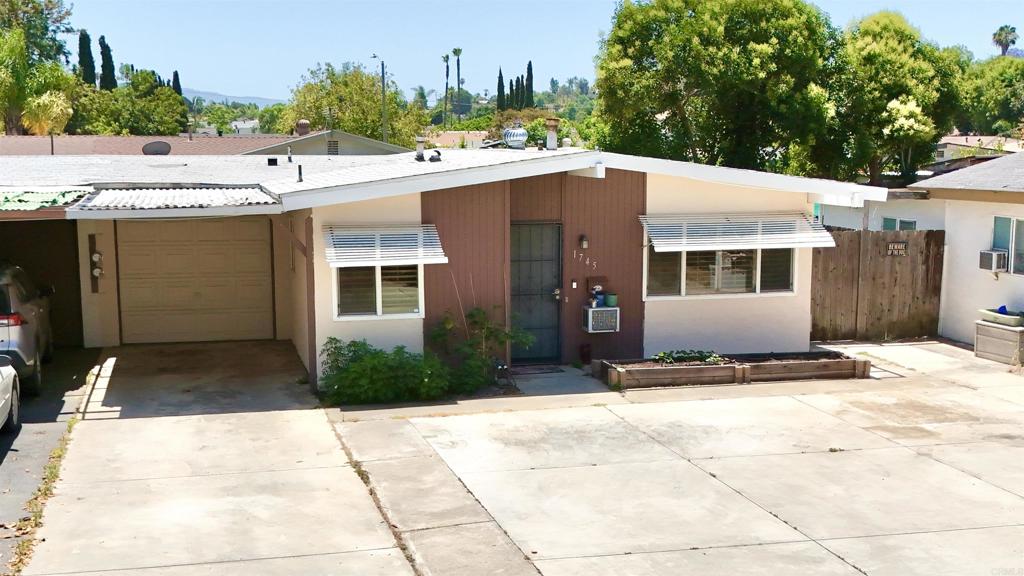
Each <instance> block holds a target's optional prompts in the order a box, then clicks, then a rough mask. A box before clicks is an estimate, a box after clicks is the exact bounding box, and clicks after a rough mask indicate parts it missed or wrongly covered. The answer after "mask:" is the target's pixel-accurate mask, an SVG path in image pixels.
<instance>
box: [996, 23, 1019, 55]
mask: <svg viewBox="0 0 1024 576" xmlns="http://www.w3.org/2000/svg"><path fill="white" fill-rule="evenodd" d="M1017 38H1018V36H1017V28H1015V27H1013V26H1010V25H1008V24H1003V25H1002V26H1000V27H999V28H998V29H997V30H996V31H995V32H993V33H992V43H993V44H995V45H996V46H999V50H1000V51H1001V53H1002V54H1001V56H1006V52H1007V51H1008V50H1009V49H1010V46H1013V45H1014V44H1016V43H1017Z"/></svg>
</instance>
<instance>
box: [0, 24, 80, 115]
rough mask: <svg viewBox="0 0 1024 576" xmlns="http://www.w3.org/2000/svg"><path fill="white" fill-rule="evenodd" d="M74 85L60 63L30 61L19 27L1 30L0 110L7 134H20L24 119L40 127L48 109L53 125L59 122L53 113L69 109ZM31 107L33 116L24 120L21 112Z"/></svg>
mask: <svg viewBox="0 0 1024 576" xmlns="http://www.w3.org/2000/svg"><path fill="white" fill-rule="evenodd" d="M75 85H76V80H75V77H74V76H72V75H71V74H69V73H68V72H67V71H66V70H64V68H63V66H61V65H60V63H58V62H55V61H35V62H33V61H32V60H31V58H30V57H29V51H28V43H27V40H26V37H25V32H24V31H23V30H22V29H21V28H12V29H10V30H6V31H4V30H0V111H2V114H3V121H4V131H5V132H6V133H7V134H23V133H24V130H25V127H26V126H25V122H26V120H29V121H31V122H32V123H33V124H34V125H35V126H36V127H39V126H42V122H43V119H44V116H45V113H46V112H47V110H50V111H54V114H53V115H52V118H53V121H52V124H54V125H56V124H58V123H59V119H60V115H59V114H57V113H56V112H57V111H62V110H64V109H65V108H70V106H71V105H70V97H69V94H70V93H71V92H73V91H74V89H75ZM30 109H31V110H32V111H33V112H32V115H31V117H30V118H28V119H26V118H25V117H24V112H25V111H26V110H30ZM65 124H66V121H65ZM60 128H61V129H63V125H61V126H60Z"/></svg>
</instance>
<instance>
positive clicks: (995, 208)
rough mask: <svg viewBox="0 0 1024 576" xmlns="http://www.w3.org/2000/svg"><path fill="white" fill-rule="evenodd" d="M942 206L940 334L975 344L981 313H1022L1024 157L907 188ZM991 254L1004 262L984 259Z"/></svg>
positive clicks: (1013, 157)
mask: <svg viewBox="0 0 1024 576" xmlns="http://www.w3.org/2000/svg"><path fill="white" fill-rule="evenodd" d="M910 189H912V190H919V191H927V192H928V194H929V196H930V198H932V199H933V200H932V201H934V200H941V201H942V202H943V203H944V204H945V207H946V210H945V230H946V260H945V265H944V269H943V287H942V303H941V309H940V315H939V333H940V334H941V335H942V336H945V337H947V338H952V339H953V340H958V341H961V342H968V343H974V341H975V328H976V326H975V322H976V321H977V320H978V319H979V313H978V310H979V309H981V308H998V307H999V306H1001V305H1005V306H1007V308H1009V309H1011V310H1021V309H1024V154H1011V155H1008V156H1004V157H1002V158H997V159H995V160H991V161H989V162H985V163H984V164H980V165H977V166H972V167H970V168H964V169H963V170H958V171H956V172H950V173H948V174H944V175H942V176H936V177H934V178H929V179H928V180H923V181H921V182H917V183H915V184H911V185H910ZM992 251H996V252H999V253H1001V254H1003V256H1002V257H992V256H991V255H989V256H986V255H985V253H990V252H992Z"/></svg>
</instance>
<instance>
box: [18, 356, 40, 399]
mask: <svg viewBox="0 0 1024 576" xmlns="http://www.w3.org/2000/svg"><path fill="white" fill-rule="evenodd" d="M22 384H23V385H24V387H25V388H24V390H23V392H24V393H25V396H38V395H39V392H40V391H41V390H42V389H43V359H42V358H40V356H39V349H38V348H37V349H36V369H35V371H34V372H33V373H32V375H31V376H29V377H28V378H25V379H24V381H23V382H22Z"/></svg>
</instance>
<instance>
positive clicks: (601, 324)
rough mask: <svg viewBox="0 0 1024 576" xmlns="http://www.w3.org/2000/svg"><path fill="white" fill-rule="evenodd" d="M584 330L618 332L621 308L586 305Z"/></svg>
mask: <svg viewBox="0 0 1024 576" xmlns="http://www.w3.org/2000/svg"><path fill="white" fill-rule="evenodd" d="M583 331H584V332H590V333H599V332H618V331H619V308H618V307H605V306H602V307H600V308H591V307H589V306H585V307H584V308H583Z"/></svg>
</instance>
